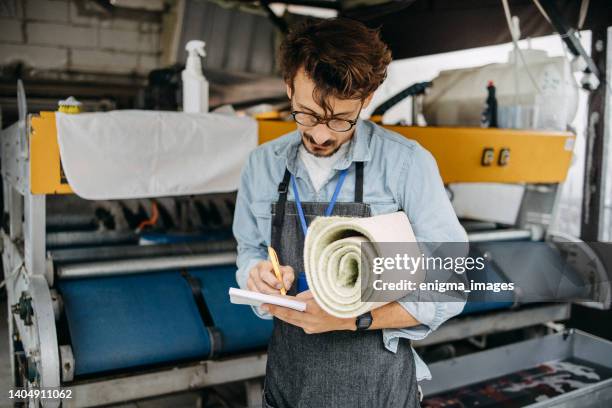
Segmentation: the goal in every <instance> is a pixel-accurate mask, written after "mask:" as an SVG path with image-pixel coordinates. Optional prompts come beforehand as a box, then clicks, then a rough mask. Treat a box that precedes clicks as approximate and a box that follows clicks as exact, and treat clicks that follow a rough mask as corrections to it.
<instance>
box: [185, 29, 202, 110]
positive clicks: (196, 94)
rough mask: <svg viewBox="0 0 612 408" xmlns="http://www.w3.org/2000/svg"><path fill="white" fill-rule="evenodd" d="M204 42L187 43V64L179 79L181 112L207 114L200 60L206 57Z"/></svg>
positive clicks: (193, 41)
mask: <svg viewBox="0 0 612 408" xmlns="http://www.w3.org/2000/svg"><path fill="white" fill-rule="evenodd" d="M205 45H206V43H205V42H204V41H199V40H192V41H188V42H187V45H186V46H185V49H186V50H187V53H188V56H187V63H186V64H185V69H184V70H183V72H182V74H181V77H182V79H183V112H197V113H201V112H208V81H207V80H206V78H204V74H203V73H202V62H201V60H200V58H203V57H205V56H206V52H205V51H204V46H205Z"/></svg>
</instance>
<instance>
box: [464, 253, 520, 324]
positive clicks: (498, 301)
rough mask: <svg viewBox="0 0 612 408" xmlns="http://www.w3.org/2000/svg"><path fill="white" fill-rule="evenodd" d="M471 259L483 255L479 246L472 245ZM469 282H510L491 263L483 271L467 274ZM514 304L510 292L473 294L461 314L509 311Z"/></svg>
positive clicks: (468, 272) (474, 270) (486, 264)
mask: <svg viewBox="0 0 612 408" xmlns="http://www.w3.org/2000/svg"><path fill="white" fill-rule="evenodd" d="M471 248H472V249H471V250H470V257H472V258H476V257H479V256H482V255H481V252H480V251H479V250H478V248H479V246H478V245H476V244H471ZM466 273H467V279H468V282H470V281H471V280H474V281H475V282H490V283H504V282H505V283H508V280H507V279H506V278H505V276H504V275H503V274H502V273H501V271H500V270H499V269H498V268H496V267H495V266H494V265H493V264H491V263H490V262H486V263H485V267H484V269H482V270H478V269H471V270H469V271H467V272H466ZM513 304H514V295H513V294H512V293H508V292H497V293H495V292H471V293H470V294H469V296H468V301H467V303H466V304H465V307H464V308H463V311H462V312H461V314H463V315H467V314H471V313H478V312H484V311H488V310H497V309H508V308H510V307H512V305H513Z"/></svg>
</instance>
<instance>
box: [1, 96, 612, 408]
mask: <svg viewBox="0 0 612 408" xmlns="http://www.w3.org/2000/svg"><path fill="white" fill-rule="evenodd" d="M22 101H25V99H22ZM23 106H24V107H25V103H24V104H23ZM25 112H26V110H25V108H23V109H22V115H21V119H20V120H19V121H18V122H17V123H15V124H14V125H12V126H10V127H8V128H7V129H6V130H4V131H3V132H2V133H1V134H0V140H1V143H2V181H3V192H4V206H5V208H4V212H5V217H4V222H3V230H2V232H1V234H2V249H3V251H2V259H3V267H4V274H5V282H6V287H7V293H8V304H9V308H10V311H9V312H10V318H9V324H10V336H11V338H10V344H11V355H12V356H13V361H12V365H13V373H14V376H15V385H16V386H23V387H26V388H28V389H54V388H59V387H61V388H65V389H70V390H71V391H72V398H70V399H64V400H63V401H61V405H62V406H63V407H70V406H79V407H80V406H97V405H107V404H112V403H117V402H122V401H129V400H137V399H142V398H146V397H152V396H159V395H164V394H170V393H175V392H180V391H187V390H193V389H199V388H203V387H209V386H214V385H219V384H223V383H226V382H234V381H245V384H247V396H248V399H249V401H248V403H249V404H250V405H252V406H256V405H257V404H258V403H260V400H259V394H258V392H259V389H260V388H259V387H260V383H259V382H258V381H256V379H258V378H260V377H262V376H263V374H264V372H265V364H266V354H265V347H266V344H267V340H268V338H269V336H270V333H271V329H272V322H271V321H267V320H261V319H258V318H257V317H256V316H255V315H254V314H253V313H251V312H250V310H248V309H246V308H244V307H240V306H234V305H230V303H229V298H228V296H227V289H228V288H229V287H230V286H235V269H236V268H235V258H236V254H235V250H236V249H235V242H234V240H233V238H232V236H231V230H229V227H230V225H231V217H232V212H233V200H234V197H235V196H234V194H233V193H231V192H223V191H221V190H220V191H212V192H209V193H208V194H193V195H182V196H172V195H171V194H161V195H160V196H159V197H147V198H140V197H124V198H122V199H118V200H85V199H82V198H80V197H78V196H77V195H76V194H74V191H73V188H72V186H71V185H70V182H69V177H67V174H66V172H65V171H64V166H65V165H68V163H66V162H65V157H62V155H61V154H60V151H61V149H60V145H59V144H58V132H57V123H56V116H55V113H53V112H41V113H40V114H30V115H26V113H25ZM175 114H177V115H180V114H178V113H175ZM94 115H95V114H94ZM100 115H109V113H101V114H100ZM294 126H295V125H294V124H293V123H291V122H285V121H280V120H259V121H258V123H257V140H258V142H259V143H265V142H266V141H269V140H271V139H274V138H276V137H278V136H280V135H282V134H284V133H287V132H288V131H291V130H292V129H293V128H294ZM390 129H392V130H394V131H396V132H398V133H400V134H403V135H405V136H406V137H409V138H411V139H415V140H417V141H418V142H419V143H421V144H422V145H423V146H424V147H425V148H427V149H428V150H429V151H430V152H431V153H432V154H433V155H434V157H435V158H436V160H437V162H438V166H439V168H440V172H441V175H442V178H443V180H444V182H445V184H447V186H448V191H449V194H450V195H451V198H452V201H453V203H454V205H455V206H456V208H457V209H458V213H459V214H462V215H464V217H469V218H470V219H467V218H466V219H465V220H464V225H465V227H466V229H467V230H468V232H469V238H470V241H471V242H472V243H473V245H472V250H473V251H479V252H480V253H486V254H487V259H488V268H487V270H486V273H487V274H488V275H487V277H486V278H487V279H489V280H491V281H512V280H520V279H523V278H524V276H526V275H527V276H528V275H530V273H536V270H537V273H540V274H541V273H542V271H541V268H542V267H543V266H542V265H549V264H550V263H551V262H552V263H554V262H563V265H565V264H571V265H572V271H573V273H574V275H572V276H573V279H574V280H575V282H578V283H577V284H576V285H575V287H577V288H579V289H580V292H579V293H569V294H566V296H565V297H562V298H559V299H558V301H559V302H557V303H539V304H532V302H522V301H521V299H518V298H512V299H507V298H504V299H482V298H478V297H475V298H470V299H469V301H468V304H467V306H466V309H465V310H464V313H463V315H462V316H459V317H457V318H454V319H452V320H451V321H449V322H447V323H446V324H445V325H443V326H442V327H441V328H440V329H439V330H437V331H436V332H434V333H432V334H431V335H430V336H428V337H427V338H425V339H424V340H422V341H419V342H415V346H416V347H421V348H423V347H428V346H432V345H435V344H441V343H447V342H452V341H455V340H460V339H465V338H476V337H478V336H485V335H488V334H491V333H495V332H500V331H508V330H513V329H519V328H526V327H530V326H534V325H539V324H546V323H549V322H555V321H562V320H565V319H567V318H568V317H569V313H570V301H571V300H575V299H577V298H578V299H579V300H581V301H591V302H592V304H594V305H596V306H598V307H602V308H609V307H610V302H611V300H610V299H611V297H610V296H611V290H610V286H609V282H610V279H609V276H608V275H607V273H608V272H607V269H606V268H605V266H604V265H603V264H602V263H601V261H600V260H599V257H598V256H597V251H596V250H593V249H592V248H591V247H589V246H588V245H586V246H585V245H582V246H580V245H578V246H573V247H572V251H569V252H572V256H571V257H568V256H565V255H563V254H564V250H563V248H564V247H563V245H564V244H567V243H568V242H573V241H576V240H574V239H573V238H571V237H556V238H555V237H553V236H552V235H551V234H548V233H547V226H548V223H549V221H550V218H551V215H552V214H553V212H554V210H555V202H556V197H557V196H558V192H559V188H558V186H559V184H560V183H561V182H562V181H563V180H564V178H565V175H566V172H567V169H568V167H569V163H570V160H571V155H572V146H573V141H574V135H572V134H571V133H568V132H545V131H525V130H502V129H481V128H443V127H402V126H390ZM178 165H179V166H180V163H179V164H178ZM203 171H206V170H205V167H203ZM69 175H70V173H68V176H69ZM96 182H97V180H91V183H96ZM466 183H469V184H466ZM472 183H484V184H480V189H479V190H478V191H480V192H482V191H484V192H485V193H484V194H496V192H495V191H493V190H490V189H495V188H498V187H495V186H497V184H489V183H510V184H511V187H510V191H505V190H504V191H503V192H502V194H505V197H507V200H506V201H507V202H506V206H505V207H504V208H503V209H500V211H499V213H501V214H502V215H495V214H493V215H491V216H488V215H487V214H486V211H484V210H482V209H479V208H478V206H477V204H478V200H476V201H474V200H472V199H473V198H474V197H475V196H476V195H477V194H476V193H475V192H474V191H472V190H470V189H471V188H473V186H474V184H472ZM487 189H489V190H487ZM480 194H482V193H480ZM479 215H482V216H481V217H479ZM496 217H501V219H496ZM500 241H503V242H514V243H515V244H517V245H520V244H521V243H530V242H533V241H540V242H543V243H551V242H553V241H555V242H557V244H555V245H553V246H552V247H551V246H548V245H546V248H548V250H546V251H543V252H542V251H540V250H537V251H535V252H533V253H530V255H532V256H531V257H529V256H526V257H525V262H523V263H521V264H520V271H519V272H522V273H516V272H517V270H518V269H519V268H517V267H513V266H512V265H511V264H510V263H509V262H510V261H511V260H513V258H514V260H515V261H516V259H515V258H516V257H515V255H513V253H512V252H509V251H511V248H513V247H512V246H509V245H504V246H495V245H494V243H495V242H500ZM574 243H575V242H574ZM565 248H567V246H566V247H565ZM567 252H568V251H565V253H567ZM534 257H535V258H534ZM542 257H545V258H542ZM542 259H545V260H546V261H547V262H546V263H544V262H542ZM581 259H588V260H589V261H592V262H590V263H589V264H588V267H587V266H584V264H585V262H582V261H581ZM529 268H532V269H529ZM562 269H563V268H562ZM565 270H566V269H565ZM555 271H556V269H554V268H551V269H550V272H549V273H555ZM554 279H555V278H554V277H553V280H554ZM584 282H591V283H593V282H596V283H597V284H596V285H585V284H584ZM589 341H591V342H594V343H597V344H603V343H605V342H604V341H603V340H601V339H596V338H593V339H590V340H589ZM598 347H600V348H601V347H603V346H598ZM598 350H599V349H598ZM602 350H603V349H602ZM487 352H491V351H487ZM607 356H608V357H606V358H609V356H610V354H607ZM600 362H601V363H602V364H607V363H610V364H609V365H610V366H612V362H605V361H603V362H602V361H601V360H600ZM608 387H610V385H608ZM441 391H442V389H440V388H437V389H435V390H432V392H441ZM426 392H427V390H426ZM39 402H40V403H41V404H42V406H45V407H52V406H59V405H60V400H59V399H55V400H54V399H44V400H40V401H37V400H36V399H31V400H30V401H29V403H30V406H37V404H38V403H39Z"/></svg>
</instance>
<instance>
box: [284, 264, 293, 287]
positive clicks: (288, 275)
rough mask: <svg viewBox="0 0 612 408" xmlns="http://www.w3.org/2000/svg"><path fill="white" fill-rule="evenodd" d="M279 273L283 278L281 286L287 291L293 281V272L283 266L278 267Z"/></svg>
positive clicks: (291, 269)
mask: <svg viewBox="0 0 612 408" xmlns="http://www.w3.org/2000/svg"><path fill="white" fill-rule="evenodd" d="M280 272H281V275H282V277H283V284H284V285H285V288H286V289H289V288H290V287H291V285H292V284H293V281H294V280H295V273H294V272H293V268H292V267H290V266H288V265H285V266H281V267H280Z"/></svg>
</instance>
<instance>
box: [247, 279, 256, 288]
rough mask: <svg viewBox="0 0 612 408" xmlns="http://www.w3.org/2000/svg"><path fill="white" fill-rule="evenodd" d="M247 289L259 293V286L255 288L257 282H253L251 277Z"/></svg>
mask: <svg viewBox="0 0 612 408" xmlns="http://www.w3.org/2000/svg"><path fill="white" fill-rule="evenodd" d="M247 289H248V290H252V291H257V286H255V282H253V278H251V277H250V276H249V279H248V280H247Z"/></svg>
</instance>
